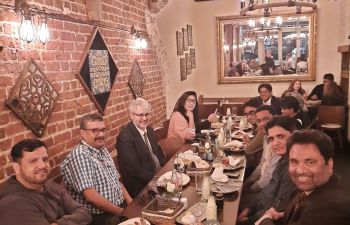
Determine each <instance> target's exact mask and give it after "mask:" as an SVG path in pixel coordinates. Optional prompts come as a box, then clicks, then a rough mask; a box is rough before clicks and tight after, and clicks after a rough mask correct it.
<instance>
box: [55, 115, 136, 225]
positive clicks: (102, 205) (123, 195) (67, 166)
mask: <svg viewBox="0 0 350 225" xmlns="http://www.w3.org/2000/svg"><path fill="white" fill-rule="evenodd" d="M106 133H107V128H106V126H105V123H104V121H103V118H102V117H101V116H100V115H99V114H97V113H94V114H87V115H85V116H83V117H82V119H81V123H80V134H81V137H82V140H81V142H80V143H79V144H78V145H77V146H76V147H75V148H74V149H73V150H72V152H71V153H70V154H69V155H68V156H67V157H66V159H65V160H64V161H63V163H62V165H61V173H62V175H63V181H64V184H65V186H66V188H67V189H68V190H69V191H70V193H71V194H72V196H73V198H74V199H75V200H76V201H78V202H79V203H81V204H83V205H85V206H86V207H87V208H88V209H89V210H90V212H91V214H92V223H91V224H92V225H95V224H96V225H97V224H98V225H104V224H108V225H109V224H117V222H118V216H119V215H120V214H121V212H122V211H123V208H124V207H125V206H126V204H128V203H130V202H131V201H132V199H131V197H130V195H129V194H128V192H127V190H126V189H125V187H124V186H123V185H122V183H121V182H120V181H119V178H120V175H119V173H118V171H117V169H116V167H115V165H114V161H113V159H112V157H111V156H110V154H109V152H108V150H107V149H106V148H105V140H106Z"/></svg>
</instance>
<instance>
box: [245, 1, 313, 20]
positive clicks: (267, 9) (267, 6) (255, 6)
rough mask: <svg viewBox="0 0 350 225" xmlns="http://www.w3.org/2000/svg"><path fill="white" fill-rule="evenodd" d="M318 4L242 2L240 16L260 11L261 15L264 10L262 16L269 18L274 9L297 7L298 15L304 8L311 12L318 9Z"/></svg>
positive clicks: (301, 2)
mask: <svg viewBox="0 0 350 225" xmlns="http://www.w3.org/2000/svg"><path fill="white" fill-rule="evenodd" d="M246 2H247V4H246ZM316 2H317V0H262V1H260V3H259V0H241V2H240V6H241V10H240V15H241V16H246V15H248V14H249V12H252V11H259V12H257V13H258V14H259V13H261V11H260V9H262V10H263V11H262V15H263V16H264V17H269V16H270V15H271V12H272V11H273V9H275V8H278V7H289V8H292V7H295V12H296V14H300V13H301V12H302V7H304V8H309V9H311V11H313V10H314V9H316V8H317V5H316ZM274 12H275V11H274ZM255 14H256V13H255Z"/></svg>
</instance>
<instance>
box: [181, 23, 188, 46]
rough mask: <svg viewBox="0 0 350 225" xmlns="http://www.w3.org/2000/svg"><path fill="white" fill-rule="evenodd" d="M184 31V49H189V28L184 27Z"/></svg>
mask: <svg viewBox="0 0 350 225" xmlns="http://www.w3.org/2000/svg"><path fill="white" fill-rule="evenodd" d="M182 33H183V48H184V51H188V34H187V29H186V28H182Z"/></svg>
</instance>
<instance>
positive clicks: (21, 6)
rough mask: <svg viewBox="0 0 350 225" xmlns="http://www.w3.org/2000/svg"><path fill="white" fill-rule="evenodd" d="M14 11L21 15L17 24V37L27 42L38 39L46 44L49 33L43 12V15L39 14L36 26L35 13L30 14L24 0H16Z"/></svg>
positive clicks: (28, 6) (30, 11)
mask: <svg viewBox="0 0 350 225" xmlns="http://www.w3.org/2000/svg"><path fill="white" fill-rule="evenodd" d="M15 11H16V12H17V13H19V12H20V14H21V15H22V19H21V24H20V25H19V38H20V39H21V40H23V41H26V42H28V43H30V42H32V41H35V40H38V41H40V42H41V43H43V44H46V43H47V42H48V40H49V37H50V33H49V28H48V25H47V18H46V16H45V12H44V13H43V16H41V19H40V20H39V24H38V26H37V28H36V26H35V24H34V16H35V15H34V14H32V10H31V9H30V5H29V4H28V3H27V1H26V0H16V1H15Z"/></svg>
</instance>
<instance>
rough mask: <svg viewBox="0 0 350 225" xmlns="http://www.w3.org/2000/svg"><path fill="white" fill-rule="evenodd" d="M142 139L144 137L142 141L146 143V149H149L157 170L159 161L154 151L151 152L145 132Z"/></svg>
mask: <svg viewBox="0 0 350 225" xmlns="http://www.w3.org/2000/svg"><path fill="white" fill-rule="evenodd" d="M143 139H144V141H145V143H146V145H147V148H148V150H149V153H150V154H151V156H152V159H153V161H154V164H155V165H156V170H158V169H159V168H160V164H159V161H158V159H157V156H156V155H155V154H154V152H153V150H152V147H151V145H150V143H149V141H148V137H147V133H146V132H145V133H143Z"/></svg>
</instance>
